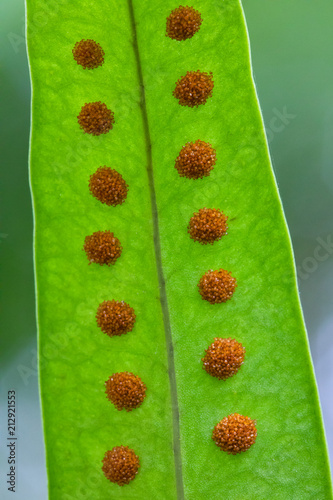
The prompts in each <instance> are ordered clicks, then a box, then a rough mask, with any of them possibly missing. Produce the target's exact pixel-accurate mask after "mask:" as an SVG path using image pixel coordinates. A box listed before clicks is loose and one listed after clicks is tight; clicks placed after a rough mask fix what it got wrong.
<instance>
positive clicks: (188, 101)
mask: <svg viewBox="0 0 333 500" xmlns="http://www.w3.org/2000/svg"><path fill="white" fill-rule="evenodd" d="M213 88H214V82H213V73H205V72H202V71H199V70H197V71H188V72H187V73H186V75H185V76H182V77H181V78H180V79H179V80H178V81H177V83H176V88H175V90H174V91H173V95H174V97H175V98H176V99H178V102H179V104H180V105H181V106H189V107H190V108H194V107H195V106H196V107H198V106H200V104H206V102H207V99H208V98H209V97H212V92H213Z"/></svg>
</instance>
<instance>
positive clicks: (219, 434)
mask: <svg viewBox="0 0 333 500" xmlns="http://www.w3.org/2000/svg"><path fill="white" fill-rule="evenodd" d="M256 423H257V422H256V420H251V419H250V418H249V417H244V416H243V415H239V414H238V413H233V414H232V415H229V416H228V417H225V418H224V419H223V420H221V422H219V423H218V424H217V425H216V426H215V427H214V430H213V435H212V439H213V440H214V441H215V443H216V445H217V446H218V447H219V448H220V449H221V450H222V451H226V452H227V453H229V454H230V453H231V454H232V455H236V454H237V453H241V452H242V451H246V450H248V449H249V448H250V447H251V446H252V445H253V444H254V443H255V441H256V437H257V429H256Z"/></svg>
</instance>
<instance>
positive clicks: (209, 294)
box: [198, 269, 237, 304]
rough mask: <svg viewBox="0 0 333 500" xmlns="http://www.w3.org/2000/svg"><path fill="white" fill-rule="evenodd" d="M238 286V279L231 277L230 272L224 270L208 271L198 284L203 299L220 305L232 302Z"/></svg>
mask: <svg viewBox="0 0 333 500" xmlns="http://www.w3.org/2000/svg"><path fill="white" fill-rule="evenodd" d="M236 286H237V282H236V279H235V278H233V277H232V276H231V273H230V272H229V271H225V270H224V269H219V270H217V271H213V270H210V271H207V272H206V273H205V274H204V275H203V276H202V277H201V278H200V281H199V283H198V287H199V293H200V295H201V297H202V298H203V300H207V301H208V302H210V303H211V304H219V303H221V302H226V301H227V300H230V299H231V297H232V296H233V293H234V291H235V288H236Z"/></svg>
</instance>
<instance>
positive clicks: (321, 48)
mask: <svg viewBox="0 0 333 500" xmlns="http://www.w3.org/2000/svg"><path fill="white" fill-rule="evenodd" d="M221 1H223V0H221ZM175 5H176V4H175ZM193 5H195V2H193ZM243 6H244V10H245V15H246V18H247V23H248V30H249V35H250V41H251V51H252V60H253V67H254V76H255V81H256V85H257V91H258V94H259V100H260V104H261V108H262V112H263V116H264V121H265V127H266V131H267V137H268V140H269V145H270V150H271V155H272V160H273V166H274V170H275V174H276V177H277V181H278V184H279V189H280V194H281V198H282V202H283V206H284V210H285V214H286V218H287V221H288V225H289V229H290V233H291V237H292V242H293V247H294V253H295V258H296V265H297V275H298V282H299V289H300V294H301V301H302V305H303V310H304V315H305V321H306V325H307V329H308V334H309V341H310V346H311V353H312V358H313V362H314V367H315V373H316V377H317V382H318V387H319V393H320V399H321V405H322V409H323V415H324V421H325V427H326V434H327V439H328V445H329V449H330V456H331V461H332V458H333V391H332V387H333V307H332V305H333V168H332V167H333V165H332V163H333V162H332V158H333V50H332V47H333V30H332V19H333V3H332V1H331V0H321V2H314V1H313V0H293V1H292V2H290V0H279V2H274V1H273V0H243ZM24 16H25V12H24V0H10V2H9V0H0V102H1V117H0V120H1V122H0V128H1V138H0V141H1V156H0V162H1V163H0V164H1V168H0V179H1V180H0V190H1V191H0V216H1V226H0V254H1V256H0V266H1V272H0V276H1V278H0V280H1V298H0V307H1V319H0V322H1V323H0V325H1V326H0V327H1V349H0V366H1V387H0V401H1V403H0V471H1V472H0V476H1V477H0V497H1V499H4V500H6V499H7V498H8V499H9V498H12V495H13V494H12V493H9V492H7V488H6V485H5V482H6V478H5V474H6V472H7V467H6V447H5V438H6V437H7V436H6V434H5V433H6V397H7V391H8V390H10V389H15V390H16V393H17V411H18V413H17V427H18V448H17V451H18V477H17V493H16V497H15V498H17V499H19V500H21V499H22V500H30V499H31V500H32V499H33V500H45V499H46V498H47V482H46V472H45V463H44V447H43V436H42V428H41V418H40V405H39V395H38V378H37V347H36V318H35V297H34V276H33V261H32V231H33V221H32V211H31V199H30V191H29V181H28V147H29V127H30V81H29V71H28V63H27V55H26V47H25V27H24ZM318 500H319V499H318Z"/></svg>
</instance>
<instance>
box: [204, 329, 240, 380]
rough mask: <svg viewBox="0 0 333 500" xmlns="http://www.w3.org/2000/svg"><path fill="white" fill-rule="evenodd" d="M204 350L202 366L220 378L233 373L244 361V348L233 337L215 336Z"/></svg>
mask: <svg viewBox="0 0 333 500" xmlns="http://www.w3.org/2000/svg"><path fill="white" fill-rule="evenodd" d="M205 352H206V354H205V356H204V357H203V358H202V361H203V366H202V368H203V369H204V370H206V372H207V373H209V375H212V376H213V377H216V378H218V379H220V380H226V379H227V378H229V377H232V376H233V375H235V374H236V373H237V372H238V370H239V369H240V367H241V366H242V364H243V363H244V355H245V349H244V347H243V346H242V344H241V343H240V342H237V341H236V340H235V339H231V338H227V339H222V338H215V339H214V342H213V343H212V344H210V346H209V347H208V349H206V350H205Z"/></svg>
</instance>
